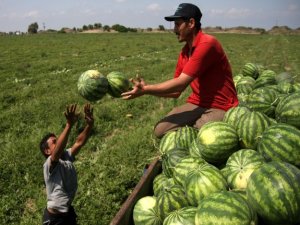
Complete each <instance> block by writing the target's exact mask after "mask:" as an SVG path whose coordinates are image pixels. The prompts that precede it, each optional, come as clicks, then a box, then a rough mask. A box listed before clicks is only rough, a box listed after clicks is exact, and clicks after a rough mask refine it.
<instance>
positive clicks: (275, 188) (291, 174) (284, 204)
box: [246, 161, 300, 225]
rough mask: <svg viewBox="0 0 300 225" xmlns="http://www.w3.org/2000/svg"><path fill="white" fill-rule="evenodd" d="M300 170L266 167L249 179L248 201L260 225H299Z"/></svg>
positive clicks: (288, 166) (273, 164) (286, 166)
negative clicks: (260, 220)
mask: <svg viewBox="0 0 300 225" xmlns="http://www.w3.org/2000/svg"><path fill="white" fill-rule="evenodd" d="M299 190H300V170H299V169H298V168H297V167H295V166H294V165H292V164H289V163H287V162H276V161H272V162H269V163H265V164H264V165H262V166H261V167H260V168H258V169H257V170H255V171H254V172H253V173H252V175H251V176H250V179H249V182H248V185H247V188H246V193H247V199H248V201H249V203H250V205H251V206H252V207H253V209H254V210H255V211H256V212H257V214H258V215H259V216H260V217H261V218H262V219H263V221H264V223H263V224H272V225H273V224H274V225H275V224H297V223H300V191H299Z"/></svg>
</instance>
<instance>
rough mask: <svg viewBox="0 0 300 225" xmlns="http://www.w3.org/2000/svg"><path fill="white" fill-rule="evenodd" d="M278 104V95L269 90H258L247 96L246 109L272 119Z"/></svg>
mask: <svg viewBox="0 0 300 225" xmlns="http://www.w3.org/2000/svg"><path fill="white" fill-rule="evenodd" d="M278 102H279V98H278V93H277V92H276V91H274V90H272V89H269V88H264V87H263V88H258V89H255V90H253V91H252V92H251V93H250V94H249V98H248V102H247V103H248V107H249V108H251V109H252V110H255V111H259V112H262V113H264V114H266V115H267V116H270V117H274V116H275V109H276V105H277V104H278Z"/></svg>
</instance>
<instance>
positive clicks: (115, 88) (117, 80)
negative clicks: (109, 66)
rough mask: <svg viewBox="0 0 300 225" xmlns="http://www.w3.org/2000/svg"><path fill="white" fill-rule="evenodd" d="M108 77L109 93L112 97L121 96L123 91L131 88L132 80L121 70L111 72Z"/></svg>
mask: <svg viewBox="0 0 300 225" xmlns="http://www.w3.org/2000/svg"><path fill="white" fill-rule="evenodd" d="M106 78H107V80H108V84H109V86H108V94H110V95H111V96H112V97H115V98H119V97H121V94H122V93H123V92H126V91H128V90H129V88H130V81H129V80H128V79H127V78H126V77H125V75H124V74H123V73H121V72H118V71H113V72H110V73H109V74H107V76H106Z"/></svg>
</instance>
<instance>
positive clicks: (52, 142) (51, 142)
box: [46, 136, 56, 155]
mask: <svg viewBox="0 0 300 225" xmlns="http://www.w3.org/2000/svg"><path fill="white" fill-rule="evenodd" d="M47 144H48V148H47V149H46V151H47V154H48V155H51V154H52V152H53V150H54V148H55V145H56V137H54V136H52V137H49V138H48V140H47Z"/></svg>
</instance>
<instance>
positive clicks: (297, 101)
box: [275, 92, 300, 128]
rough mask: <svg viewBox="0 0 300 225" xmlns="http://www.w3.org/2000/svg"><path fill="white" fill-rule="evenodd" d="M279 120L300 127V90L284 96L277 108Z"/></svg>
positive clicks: (276, 116) (276, 113)
mask: <svg viewBox="0 0 300 225" xmlns="http://www.w3.org/2000/svg"><path fill="white" fill-rule="evenodd" d="M275 118H276V120H277V121H278V122H283V123H287V124H290V125H293V126H295V127H297V128H300V92H295V93H292V94H289V95H287V96H285V97H283V98H282V99H281V100H280V102H279V103H278V105H277V107H276V109H275Z"/></svg>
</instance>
